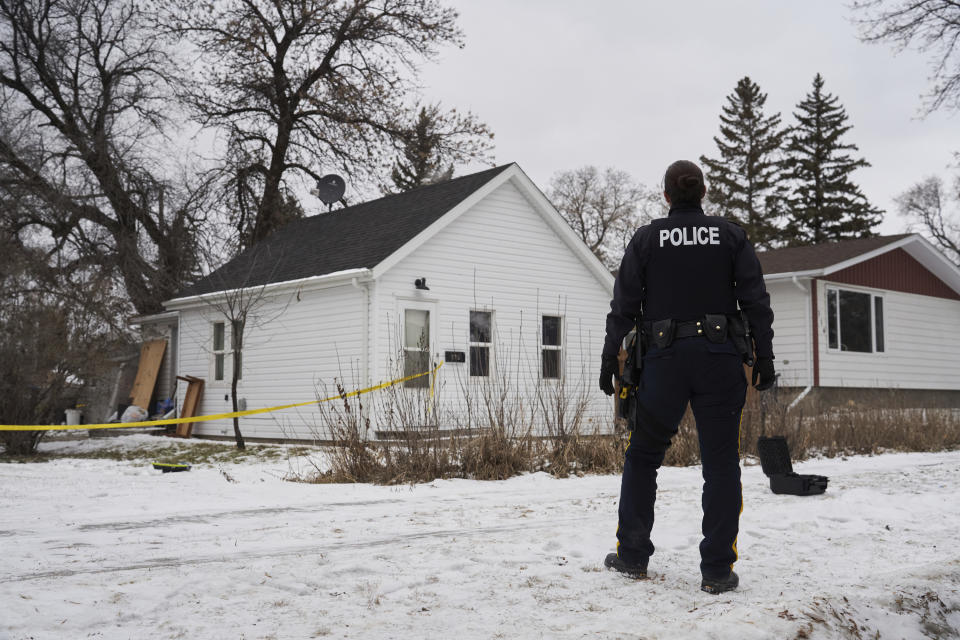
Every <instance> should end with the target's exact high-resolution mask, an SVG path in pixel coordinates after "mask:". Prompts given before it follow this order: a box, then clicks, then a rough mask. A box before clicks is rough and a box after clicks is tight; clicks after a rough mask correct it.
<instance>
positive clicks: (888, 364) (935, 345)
mask: <svg viewBox="0 0 960 640" xmlns="http://www.w3.org/2000/svg"><path fill="white" fill-rule="evenodd" d="M829 286H836V287H838V288H841V289H849V290H854V291H863V292H869V293H873V294H880V295H882V296H883V314H884V342H885V349H886V350H885V352H883V353H851V352H849V351H836V350H831V349H829V346H828V345H829V343H828V341H827V300H826V293H825V292H826V289H827V287H829ZM817 295H818V304H817V308H818V316H819V318H818V325H819V331H820V336H819V346H820V384H821V385H822V386H825V387H880V388H901V389H960V340H958V339H957V338H956V331H957V327H958V326H960V302H958V301H956V300H946V299H943V298H934V297H931V296H921V295H916V294H910V293H900V292H896V291H885V290H881V289H869V288H865V287H854V286H850V285H845V284H836V285H834V284H833V283H830V282H825V281H820V282H819V283H818V287H817Z"/></svg>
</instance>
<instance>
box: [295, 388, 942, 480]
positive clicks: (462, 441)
mask: <svg viewBox="0 0 960 640" xmlns="http://www.w3.org/2000/svg"><path fill="white" fill-rule="evenodd" d="M398 377H399V376H398ZM518 378H519V377H518V376H516V375H515V372H514V374H513V375H511V373H510V372H503V373H500V374H499V377H498V376H493V377H491V379H490V380H488V381H482V382H481V383H480V384H478V383H477V382H476V381H468V382H470V384H467V383H466V382H462V383H461V385H460V388H459V389H458V399H462V402H463V403H464V404H465V406H458V407H456V409H457V410H452V411H448V415H443V409H442V406H443V404H442V402H440V398H439V397H440V395H441V394H442V389H437V390H436V392H437V393H436V396H435V397H431V396H430V394H429V393H428V392H427V390H424V389H420V390H416V391H413V390H410V389H403V388H402V387H400V386H399V385H398V386H394V387H389V388H387V389H386V390H384V392H383V393H382V394H379V395H378V396H377V398H376V400H375V402H377V403H378V405H377V409H378V410H377V415H378V416H380V421H381V423H382V424H384V425H385V427H386V429H385V432H383V431H382V432H380V438H373V437H372V435H373V434H372V433H371V430H370V419H369V417H367V415H366V413H365V408H364V405H363V401H362V399H361V398H360V397H352V398H348V397H347V396H346V394H345V393H344V390H343V386H342V385H339V384H338V386H337V391H338V393H339V394H340V396H341V398H342V402H341V403H333V404H327V405H321V410H320V413H321V418H322V424H321V429H322V434H321V435H319V437H318V439H320V440H326V441H328V442H331V443H332V447H331V449H330V452H331V468H330V469H329V470H327V471H324V472H322V473H321V472H320V471H319V469H318V470H317V471H318V473H317V474H315V475H314V476H312V477H310V478H302V479H304V480H307V481H314V482H374V483H380V484H399V483H413V482H429V481H431V480H433V479H435V478H473V479H479V480H502V479H505V478H509V477H511V476H515V475H518V474H521V473H529V472H535V471H546V472H548V473H551V474H552V475H554V476H557V477H566V476H568V475H570V474H577V475H580V474H584V473H618V472H620V471H621V470H622V469H623V453H624V450H625V448H626V445H627V441H628V438H627V433H626V431H625V430H624V429H623V427H622V425H620V424H618V425H616V426H615V428H614V429H613V432H612V433H600V432H599V431H598V430H597V429H596V427H592V428H591V431H590V432H586V427H585V415H586V407H587V394H586V390H584V389H578V390H575V391H573V392H571V390H570V389H568V388H567V386H566V385H565V384H564V382H563V381H556V382H555V381H551V382H550V383H549V384H542V383H541V384H539V386H538V387H537V388H536V390H535V396H534V400H533V401H532V402H527V401H525V400H524V395H523V392H522V391H521V385H519V384H516V383H515V380H517V379H518ZM411 391H413V392H411ZM323 395H325V394H323ZM790 399H791V398H789V397H785V395H781V394H779V393H778V392H777V391H776V390H774V391H771V392H765V393H754V392H753V391H751V392H750V393H749V394H748V396H747V402H746V405H745V407H744V410H743V415H742V419H741V424H740V441H741V445H740V446H741V453H742V454H743V455H747V456H756V455H757V439H758V438H759V437H760V436H761V435H783V436H786V438H787V441H788V443H789V445H790V450H791V454H792V457H793V459H795V460H803V459H805V458H807V457H809V456H812V455H823V456H838V455H852V454H874V453H879V452H882V451H939V450H945V449H953V448H957V447H960V412H957V411H956V410H931V409H927V410H921V409H914V408H909V407H908V406H906V405H907V401H908V400H909V395H904V394H901V395H900V396H896V395H893V396H891V401H890V402H887V403H886V404H887V405H888V406H887V408H878V407H876V405H874V406H872V407H867V408H864V407H858V406H853V405H851V406H845V407H840V408H828V409H823V410H817V411H813V410H811V409H809V408H806V409H804V408H803V406H804V405H803V404H801V405H800V406H798V407H797V408H794V409H790V408H789V404H788V402H787V401H788V400H790ZM898 402H899V404H898ZM463 409H465V411H463ZM441 424H444V425H450V426H447V427H446V428H441V426H440V425H441ZM699 463H700V446H699V441H698V438H697V429H696V424H695V421H694V419H693V415H692V412H691V411H690V410H689V409H688V410H687V412H686V413H685V414H684V416H683V418H682V420H681V422H680V426H679V429H678V433H677V435H676V436H674V438H673V441H672V444H671V446H670V448H669V449H668V450H667V453H666V457H665V460H664V464H665V465H667V466H690V465H696V464H699Z"/></svg>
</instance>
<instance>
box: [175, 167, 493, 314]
mask: <svg viewBox="0 0 960 640" xmlns="http://www.w3.org/2000/svg"><path fill="white" fill-rule="evenodd" d="M509 166H511V165H503V166H500V167H495V168H493V169H487V170H486V171H480V172H479V173H473V174H470V175H466V176H461V177H459V178H454V179H453V180H449V181H447V182H442V183H440V184H435V185H429V186H426V187H420V188H419V189H412V190H410V191H406V192H404V193H398V194H394V195H390V196H385V197H383V198H379V199H377V200H371V201H369V202H363V203H361V204H357V205H354V206H352V207H345V208H343V209H338V210H336V211H331V212H329V213H322V214H319V215H315V216H311V217H309V218H303V219H302V220H295V221H293V222H290V223H289V224H287V225H285V226H283V227H282V228H280V229H278V230H277V231H276V232H275V233H273V234H272V235H271V236H269V237H267V238H265V239H264V240H263V241H261V242H259V243H257V244H256V245H254V246H252V247H250V248H248V249H247V250H245V251H244V252H242V253H241V254H240V255H238V256H237V257H236V258H234V259H233V260H231V261H230V262H228V263H226V264H225V265H223V266H222V267H220V268H219V269H217V270H216V271H214V272H213V273H211V274H210V275H208V276H206V277H205V278H202V279H201V280H199V281H197V282H196V283H195V284H193V285H191V286H189V287H187V288H185V289H183V290H182V291H180V293H178V294H177V295H176V297H177V298H185V297H188V296H195V295H202V294H205V293H211V292H214V291H222V290H224V289H236V288H241V287H251V286H259V285H263V284H269V283H272V282H286V281H288V280H299V279H300V278H309V277H311V276H320V275H324V274H327V273H334V272H337V271H344V270H347V269H360V268H373V267H375V266H376V265H377V264H379V263H380V262H382V261H383V260H384V259H385V258H386V257H387V256H389V255H390V254H392V253H393V252H394V251H396V250H397V249H399V248H400V247H402V246H403V245H405V244H406V243H407V242H409V241H410V240H411V239H412V238H413V237H414V236H416V235H417V234H418V233H420V232H421V231H423V230H424V229H426V228H427V227H429V226H430V225H431V224H433V223H434V222H436V221H437V220H438V219H439V218H440V217H441V216H443V214H445V213H447V212H448V211H450V210H451V209H453V208H454V207H455V206H457V205H458V204H460V203H461V202H462V201H463V200H465V199H466V198H467V197H469V196H470V194H472V193H473V192H474V191H476V190H477V189H479V188H480V187H482V186H483V185H485V184H486V183H487V182H489V181H490V180H491V179H493V178H494V177H495V176H496V175H497V174H499V173H501V172H502V171H504V170H505V169H506V168H507V167H509Z"/></svg>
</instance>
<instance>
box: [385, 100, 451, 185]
mask: <svg viewBox="0 0 960 640" xmlns="http://www.w3.org/2000/svg"><path fill="white" fill-rule="evenodd" d="M437 111H438V110H437V108H436V107H429V108H427V107H423V108H421V109H420V114H419V116H418V117H417V121H416V123H415V124H414V126H413V128H412V130H411V131H410V133H409V134H408V135H407V138H406V141H405V143H404V148H403V156H402V157H400V158H397V160H396V162H394V165H393V171H392V172H391V174H390V179H391V180H392V181H393V184H394V185H395V186H396V188H397V189H398V190H399V191H409V190H410V189H416V188H417V187H422V186H424V185H427V184H434V183H437V182H444V181H446V180H449V179H450V178H452V177H453V164H452V163H451V164H450V165H449V166H448V167H447V168H446V169H444V167H443V158H442V157H441V153H440V149H439V147H440V144H441V142H442V134H441V133H440V132H439V127H438V124H439V123H438V121H437V116H438V113H437Z"/></svg>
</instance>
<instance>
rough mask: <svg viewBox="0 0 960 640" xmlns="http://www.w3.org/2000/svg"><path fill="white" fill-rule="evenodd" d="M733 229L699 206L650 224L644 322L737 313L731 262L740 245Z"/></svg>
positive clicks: (726, 222) (721, 219) (647, 240)
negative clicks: (705, 212)
mask: <svg viewBox="0 0 960 640" xmlns="http://www.w3.org/2000/svg"><path fill="white" fill-rule="evenodd" d="M731 227H733V224H732V223H731V222H729V221H727V220H724V219H723V218H718V217H715V216H706V215H704V214H703V212H702V211H701V210H700V209H677V210H674V211H671V212H670V215H669V216H667V217H666V218H661V219H659V220H654V221H653V222H652V223H650V229H649V233H648V235H647V237H646V245H647V246H646V247H645V248H646V251H645V252H644V253H645V254H646V256H647V260H646V269H645V276H646V277H645V283H644V284H645V288H646V295H645V296H644V297H645V300H644V309H643V319H644V320H646V321H650V320H663V319H666V318H673V319H674V320H694V319H697V318H700V317H702V316H703V314H705V313H736V312H737V300H736V297H735V296H734V291H733V263H734V257H735V255H736V251H737V249H738V244H740V243H738V239H737V237H736V236H735V234H734V232H733V229H732V228H731ZM741 235H742V234H741Z"/></svg>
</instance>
